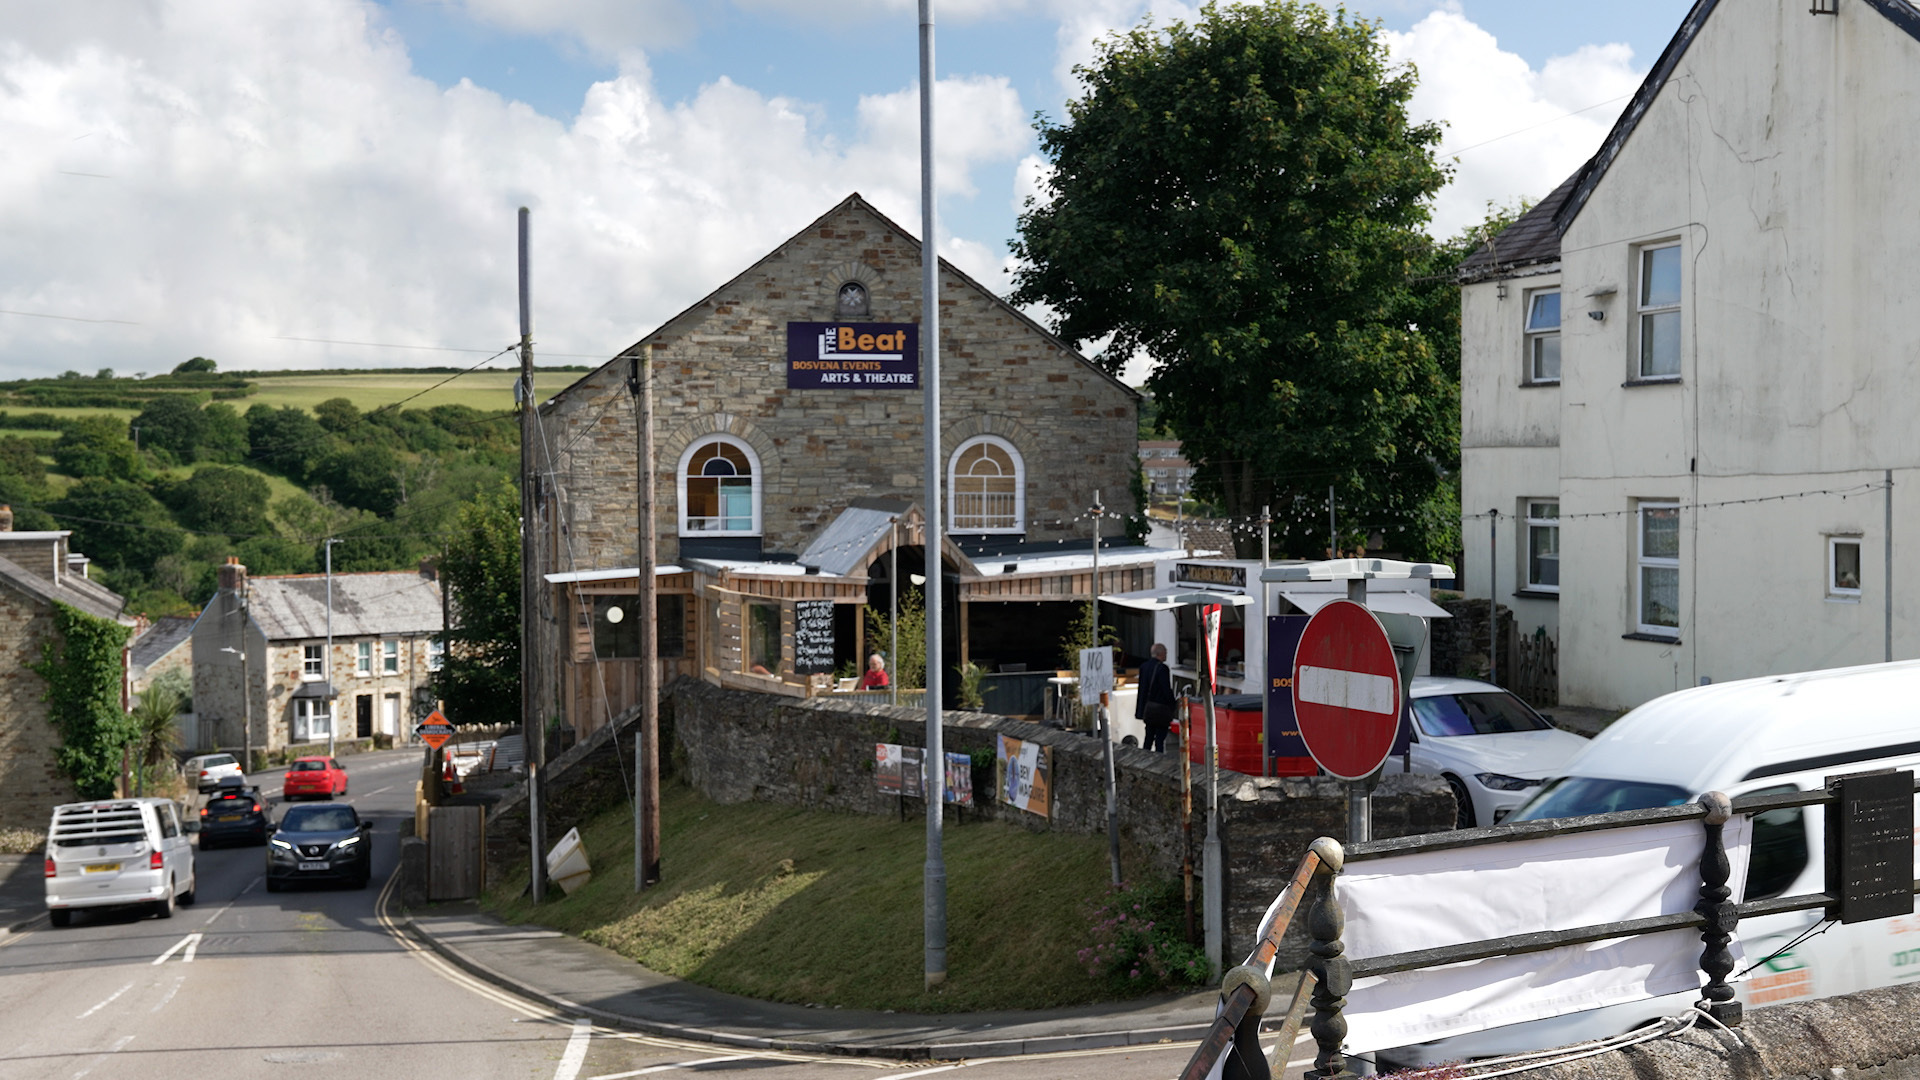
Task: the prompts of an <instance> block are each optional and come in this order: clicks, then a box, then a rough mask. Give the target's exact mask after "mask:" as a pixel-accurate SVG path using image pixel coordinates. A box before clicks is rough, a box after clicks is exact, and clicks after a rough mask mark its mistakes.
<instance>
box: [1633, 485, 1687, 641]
mask: <svg viewBox="0 0 1920 1080" xmlns="http://www.w3.org/2000/svg"><path fill="white" fill-rule="evenodd" d="M1639 526H1640V527H1639V534H1640V538H1639V539H1640V543H1639V581H1638V582H1637V588H1636V590H1635V591H1636V592H1637V593H1638V604H1637V605H1636V606H1637V607H1638V609H1639V618H1640V623H1639V625H1640V632H1641V633H1643V634H1656V635H1658V636H1660V637H1674V636H1676V635H1677V634H1678V633H1679V630H1680V504H1678V503H1668V502H1660V503H1656V502H1643V503H1641V504H1640V515H1639Z"/></svg>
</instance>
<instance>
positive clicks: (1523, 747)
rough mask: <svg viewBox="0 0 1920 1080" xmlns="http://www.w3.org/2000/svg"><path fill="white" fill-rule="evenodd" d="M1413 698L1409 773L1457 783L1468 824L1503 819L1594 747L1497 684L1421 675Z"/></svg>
mask: <svg viewBox="0 0 1920 1080" xmlns="http://www.w3.org/2000/svg"><path fill="white" fill-rule="evenodd" d="M1408 697H1409V698H1410V699H1411V702H1410V704H1411V705H1412V711H1413V737H1412V741H1411V744H1410V745H1409V747H1408V751H1409V759H1410V761H1409V771H1410V772H1416V773H1425V774H1427V775H1429V776H1438V777H1440V778H1441V779H1443V780H1445V781H1446V782H1447V786H1449V787H1451V788H1453V798H1454V801H1455V802H1457V803H1458V804H1459V806H1460V816H1459V819H1458V824H1459V827H1460V828H1463V829H1470V828H1473V827H1474V826H1475V825H1494V824H1498V823H1499V821H1500V820H1501V819H1502V818H1504V817H1506V816H1507V815H1508V814H1511V813H1512V812H1513V811H1515V810H1517V809H1519V807H1520V804H1522V803H1524V802H1526V801H1527V800H1528V799H1529V798H1532V797H1533V794H1534V792H1535V791H1536V790H1538V789H1539V787H1540V784H1541V782H1542V781H1544V780H1546V779H1548V778H1549V777H1554V776H1559V775H1561V773H1562V772H1563V767H1564V766H1565V765H1566V763H1567V762H1568V761H1569V760H1570V759H1571V758H1572V757H1573V756H1574V755H1575V754H1577V753H1579V752H1580V751H1581V750H1583V749H1585V748H1586V746H1587V740H1586V739H1583V738H1581V737H1580V736H1578V735H1575V734H1573V733H1572V732H1570V731H1561V730H1560V729H1559V728H1556V727H1554V726H1553V725H1552V724H1551V723H1549V722H1548V721H1547V719H1546V718H1545V717H1543V716H1541V715H1540V714H1539V713H1537V712H1534V711H1533V710H1532V709H1531V708H1529V707H1528V706H1527V703H1526V702H1524V701H1521V700H1520V699H1519V698H1517V697H1514V696H1513V695H1512V694H1510V693H1508V692H1507V691H1505V690H1503V689H1501V688H1500V687H1498V686H1495V685H1493V684H1492V683H1485V682H1480V681H1478V680H1475V679H1449V678H1425V677H1422V678H1416V679H1414V680H1413V688H1412V691H1411V692H1410V693H1409V694H1408Z"/></svg>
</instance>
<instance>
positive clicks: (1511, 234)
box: [1460, 172, 1580, 282]
mask: <svg viewBox="0 0 1920 1080" xmlns="http://www.w3.org/2000/svg"><path fill="white" fill-rule="evenodd" d="M1579 179H1580V174H1579V173H1578V172H1576V173H1574V174H1573V175H1572V176H1569V177H1567V178H1566V179H1565V180H1562V181H1561V182H1560V186H1559V187H1557V188H1554V189H1553V191H1552V192H1551V193H1550V194H1548V195H1547V197H1546V198H1544V199H1541V200H1540V202H1539V203H1538V204H1536V205H1535V206H1534V207H1533V209H1531V210H1528V211H1527V212H1526V213H1524V214H1522V215H1520V217H1519V219H1518V220H1517V221H1515V222H1514V223H1513V224H1511V225H1509V226H1507V227H1506V228H1504V229H1502V230H1500V232H1499V234H1498V235H1496V236H1494V237H1493V238H1492V239H1491V240H1488V241H1487V242H1486V243H1484V244H1482V245H1480V248H1479V250H1477V251H1475V252H1474V253H1473V254H1471V255H1469V256H1467V257H1466V259H1465V260H1464V261H1463V262H1461V264H1460V280H1461V281H1463V282H1464V281H1483V280H1485V279H1487V278H1492V277H1504V276H1506V275H1507V274H1510V273H1512V272H1513V271H1515V270H1518V269H1520V268H1521V267H1524V266H1537V265H1539V264H1541V263H1550V262H1558V261H1560V224H1559V222H1558V221H1557V220H1556V218H1557V217H1558V215H1559V213H1560V208H1561V207H1563V206H1565V205H1566V203H1567V196H1568V195H1569V194H1571V193H1572V192H1573V185H1574V182H1575V181H1577V180H1579Z"/></svg>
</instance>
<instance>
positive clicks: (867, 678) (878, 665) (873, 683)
mask: <svg viewBox="0 0 1920 1080" xmlns="http://www.w3.org/2000/svg"><path fill="white" fill-rule="evenodd" d="M891 685H892V682H891V680H889V679H888V678H887V662H886V660H885V659H884V658H882V657H881V655H880V654H879V653H874V654H873V655H872V656H869V657H867V673H866V674H865V675H862V676H861V677H860V689H862V690H885V689H886V688H887V687H888V686H891Z"/></svg>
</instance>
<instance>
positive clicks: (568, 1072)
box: [553, 1020, 593, 1080]
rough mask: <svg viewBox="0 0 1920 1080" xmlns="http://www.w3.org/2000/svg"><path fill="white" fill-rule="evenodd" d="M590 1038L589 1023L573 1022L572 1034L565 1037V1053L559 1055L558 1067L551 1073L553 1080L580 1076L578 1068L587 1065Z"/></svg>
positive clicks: (584, 1021)
mask: <svg viewBox="0 0 1920 1080" xmlns="http://www.w3.org/2000/svg"><path fill="white" fill-rule="evenodd" d="M592 1038H593V1024H592V1023H591V1022H590V1021H587V1020H575V1021H574V1022H573V1034H572V1035H570V1036H568V1037H567V1051H566V1053H564V1054H561V1055H560V1067H559V1068H557V1069H555V1070H554V1071H553V1080H574V1078H575V1077H577V1076H579V1075H580V1066H582V1065H585V1064H586V1063H587V1041H588V1040H589V1039H592Z"/></svg>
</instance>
